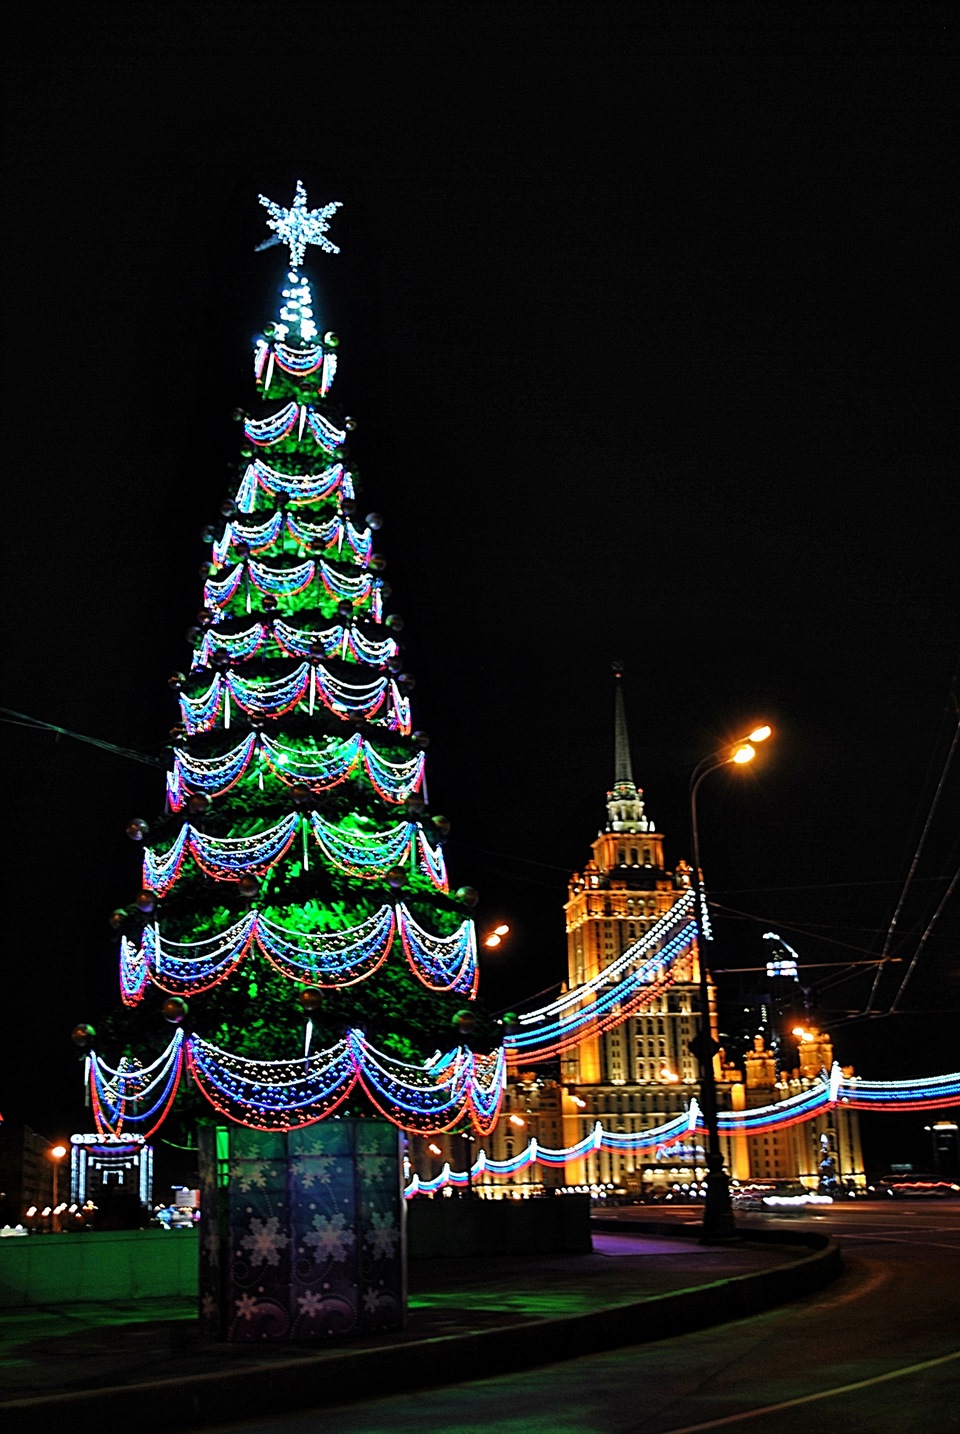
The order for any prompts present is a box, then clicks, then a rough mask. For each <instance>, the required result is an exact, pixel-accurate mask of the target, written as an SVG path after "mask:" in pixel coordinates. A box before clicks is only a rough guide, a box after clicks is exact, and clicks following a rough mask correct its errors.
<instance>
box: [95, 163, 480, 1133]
mask: <svg viewBox="0 0 960 1434" xmlns="http://www.w3.org/2000/svg"><path fill="white" fill-rule="evenodd" d="M261 202H262V203H263V204H264V206H265V207H266V209H267V210H268V214H269V216H270V217H269V219H268V224H269V227H270V228H271V229H272V230H273V231H274V238H273V239H271V240H268V241H267V243H268V244H271V243H282V244H286V245H288V246H289V250H290V267H289V269H288V271H287V274H286V279H285V282H284V283H283V285H282V299H281V303H280V306H279V314H278V317H277V319H276V321H275V322H273V323H269V324H267V325H265V327H264V329H263V333H262V335H261V336H259V337H258V338H257V339H256V341H255V344H254V354H253V358H254V364H253V376H254V384H255V389H256V398H255V400H254V401H253V402H251V404H250V406H249V411H247V410H242V409H238V410H236V412H235V414H234V417H235V418H237V420H238V422H239V424H240V425H241V430H240V431H241V434H242V437H241V439H240V442H241V445H242V446H241V463H240V466H239V470H238V474H239V476H238V479H237V481H236V483H235V485H234V487H233V488H232V490H231V491H230V492H229V493H228V494H227V496H226V497H225V499H224V501H223V503H222V504H221V507H220V514H221V517H220V521H219V522H217V523H215V524H212V525H211V526H209V527H208V528H206V529H205V531H204V534H203V538H204V541H205V542H206V543H207V544H208V545H209V546H208V557H207V561H206V562H204V564H203V566H202V568H201V570H200V577H201V580H202V581H201V587H202V598H201V601H202V606H201V608H200V611H199V612H198V615H197V619H196V625H195V626H194V627H193V628H191V629H190V631H189V632H188V634H187V640H188V642H189V645H190V648H191V658H190V661H189V664H185V667H187V670H186V671H185V672H178V673H174V674H173V676H172V677H171V678H170V681H169V686H170V687H171V689H172V690H173V692H174V693H175V694H176V698H177V701H178V705H179V721H178V723H177V726H176V727H174V728H173V731H172V734H171V735H172V744H171V762H170V770H169V772H168V775H167V789H166V806H165V812H164V815H163V817H162V818H160V819H158V820H157V822H155V823H153V824H148V823H147V822H146V821H144V820H143V819H142V818H134V819H133V820H131V822H130V823H129V825H128V827H127V834H128V835H129V836H130V837H131V839H132V840H134V841H136V842H140V843H142V844H143V847H144V851H143V859H142V876H141V890H140V892H139V894H138V895H136V897H135V898H134V900H133V901H131V903H130V904H129V906H127V907H125V908H121V909H118V910H117V911H116V912H114V914H113V917H112V918H111V921H112V924H113V925H114V927H115V929H117V931H118V933H119V935H120V987H121V996H122V1000H123V1004H124V1006H125V1007H126V1008H128V1010H129V1012H130V1013H131V1019H132V1018H133V1017H134V1016H136V1017H139V1018H142V1022H143V1025H144V1026H145V1027H146V1033H147V1036H148V1038H150V1040H152V1044H153V1046H154V1048H155V1049H156V1048H157V1046H158V1045H160V1044H162V1045H163V1047H164V1048H165V1049H164V1050H163V1051H162V1053H161V1054H159V1055H158V1056H157V1059H156V1060H155V1061H154V1062H153V1063H152V1064H148V1065H145V1066H141V1065H140V1064H139V1063H137V1062H135V1061H132V1060H129V1059H127V1058H124V1059H123V1060H121V1061H120V1063H119V1065H118V1066H116V1067H111V1066H109V1065H107V1064H106V1063H105V1062H104V1061H103V1060H102V1058H101V1057H100V1056H99V1054H98V1053H97V1052H95V1051H94V1050H93V1049H92V1047H93V1036H92V1028H86V1027H84V1028H83V1029H84V1030H87V1029H89V1030H90V1031H91V1036H90V1038H89V1039H87V1040H85V1044H86V1045H87V1046H88V1047H89V1048H90V1049H89V1050H88V1056H87V1062H86V1070H87V1081H88V1090H89V1097H90V1100H91V1104H92V1107H93V1111H94V1115H95V1119H96V1122H97V1126H98V1128H99V1129H100V1130H101V1131H103V1132H113V1133H119V1132H120V1131H121V1130H122V1129H127V1130H137V1131H139V1132H140V1133H141V1134H147V1133H149V1132H150V1131H151V1130H153V1129H155V1128H156V1127H157V1125H158V1124H159V1122H160V1121H161V1120H162V1119H163V1118H164V1117H165V1116H166V1114H167V1113H168V1112H169V1110H170V1109H171V1106H172V1105H173V1103H174V1101H175V1099H176V1096H177V1091H178V1088H179V1089H180V1090H181V1091H184V1089H185V1084H186V1086H189V1087H190V1088H191V1089H192V1090H195V1091H199V1092H200V1093H201V1094H202V1095H203V1096H204V1097H206V1100H207V1101H209V1103H210V1106H211V1107H212V1108H213V1112H215V1113H216V1115H217V1116H218V1117H226V1118H227V1119H228V1120H229V1121H231V1122H233V1123H236V1124H238V1125H243V1126H247V1127H249V1128H252V1129H255V1130H262V1131H293V1130H296V1129H301V1128H303V1127H306V1126H309V1125H311V1124H313V1123H315V1122H317V1121H320V1120H322V1119H323V1118H324V1117H325V1116H328V1115H330V1114H331V1113H332V1112H334V1111H336V1112H338V1113H339V1114H341V1115H343V1114H351V1115H362V1114H366V1115H370V1116H376V1117H379V1118H386V1119H387V1120H388V1121H390V1122H392V1123H393V1124H394V1125H395V1126H397V1127H399V1128H400V1129H402V1130H407V1131H416V1132H422V1133H427V1132H431V1131H443V1130H452V1129H466V1128H468V1127H472V1128H474V1129H475V1130H476V1131H477V1132H478V1133H479V1134H485V1133H487V1132H488V1131H489V1130H490V1129H491V1128H492V1126H493V1124H494V1123H495V1121H496V1118H497V1114H498V1111H499V1105H500V1096H501V1090H502V1086H503V1081H504V1072H505V1058H504V1052H503V1047H502V1042H501V1032H500V1029H499V1027H498V1026H496V1025H495V1024H494V1023H492V1022H490V1021H489V1020H488V1019H486V1018H485V1017H484V1016H483V1015H482V1013H480V1012H479V1009H478V1007H477V1005H476V1004H475V1003H476V996H477V944H476V933H475V930H474V924H473V921H472V919H471V915H470V912H471V909H472V907H473V905H474V904H475V902H476V893H475V892H474V891H473V890H472V888H469V887H462V888H460V889H459V890H458V891H455V892H451V891H450V887H449V881H448V877H447V871H446V864H445V862H444V856H443V851H442V847H441V843H442V840H443V837H444V836H445V835H446V832H447V831H448V829H449V822H448V821H447V819H446V818H445V817H442V816H439V815H438V814H435V813H433V812H432V811H431V809H430V806H429V802H428V796H427V786H426V758H425V748H426V746H427V738H426V735H425V734H424V733H422V732H417V731H414V730H413V721H412V713H411V698H410V696H409V693H410V690H411V689H412V687H413V685H414V683H413V678H412V677H411V676H410V674H409V673H407V672H405V671H404V670H403V658H402V645H401V637H400V634H401V633H402V630H403V620H402V618H401V617H400V615H399V614H397V613H395V612H392V611H388V610H387V609H388V606H389V600H390V596H391V593H390V588H389V587H388V585H387V583H386V582H385V581H384V579H383V577H382V573H383V570H384V567H385V566H386V564H385V560H384V559H383V557H382V555H380V554H379V553H377V552H375V551H374V547H373V544H374V533H375V532H376V531H377V530H378V529H379V528H380V527H381V524H382V519H381V517H380V515H379V513H370V514H369V515H368V516H367V518H366V519H365V520H364V519H362V518H361V517H360V516H359V509H358V501H357V499H358V494H359V493H360V478H359V474H358V472H357V468H356V465H355V463H354V461H353V459H352V456H351V454H350V451H349V448H348V446H347V440H348V437H349V436H350V434H351V433H352V431H353V430H354V428H355V427H356V424H355V421H354V420H353V419H352V418H350V417H348V416H347V415H345V414H344V413H342V412H341V411H340V409H339V408H338V407H337V405H336V403H335V401H334V399H333V398H332V389H333V385H334V378H335V375H336V374H337V370H338V365H339V357H340V355H339V339H338V338H337V336H336V335H335V334H334V333H332V332H329V331H328V332H326V333H324V334H323V335H322V336H321V334H320V328H319V324H318V322H317V318H316V312H317V311H316V306H315V304H314V301H313V296H312V291H311V285H310V282H309V280H308V279H307V277H306V275H305V274H304V273H303V271H302V269H301V264H302V261H303V257H304V253H305V250H306V247H307V245H308V244H318V245H319V246H320V247H321V248H323V249H324V250H326V251H327V252H334V253H335V252H338V251H337V248H336V246H335V245H333V244H332V243H331V242H330V241H329V239H328V238H327V237H326V230H327V228H328V225H327V220H328V219H329V218H330V217H331V216H332V214H333V213H334V211H335V210H336V209H337V208H338V207H339V206H338V205H336V204H331V205H327V206H325V208H323V209H320V210H308V209H307V208H306V195H305V191H304V190H303V187H302V185H300V184H299V182H298V185H297V191H296V198H295V200H294V204H293V206H292V207H291V208H290V209H284V208H282V207H281V206H279V205H276V204H274V203H273V202H272V201H269V200H267V199H265V198H264V197H263V196H261ZM261 247H266V246H261ZM465 1003H466V1004H465ZM167 1023H169V1024H167ZM171 1024H172V1025H173V1026H174V1028H175V1029H174V1033H173V1039H172V1041H171V1039H170V1025H171ZM77 1029H78V1030H80V1029H81V1028H80V1027H78V1028H77ZM468 1032H469V1033H470V1040H469V1042H468V1040H467V1033H468ZM161 1035H162V1041H161V1040H158V1037H159V1036H161ZM148 1043H149V1040H148Z"/></svg>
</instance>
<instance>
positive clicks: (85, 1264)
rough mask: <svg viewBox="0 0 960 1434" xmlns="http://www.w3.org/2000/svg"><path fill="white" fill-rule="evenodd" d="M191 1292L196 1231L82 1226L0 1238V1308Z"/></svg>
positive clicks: (191, 1294)
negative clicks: (73, 1231) (70, 1230)
mask: <svg viewBox="0 0 960 1434" xmlns="http://www.w3.org/2000/svg"><path fill="white" fill-rule="evenodd" d="M176 1295H183V1296H185V1297H186V1298H192V1299H195V1298H196V1295H197V1232H196V1230H195V1229H193V1230H189V1229H183V1230H85V1231H84V1232H83V1234H75V1235H74V1234H70V1235H21V1236H15V1237H9V1238H7V1239H5V1240H0V1308H5V1309H11V1308H20V1307H22V1306H24V1305H67V1304H89V1303H91V1302H93V1301H96V1300H138V1299H155V1298H158V1297H162V1296H176Z"/></svg>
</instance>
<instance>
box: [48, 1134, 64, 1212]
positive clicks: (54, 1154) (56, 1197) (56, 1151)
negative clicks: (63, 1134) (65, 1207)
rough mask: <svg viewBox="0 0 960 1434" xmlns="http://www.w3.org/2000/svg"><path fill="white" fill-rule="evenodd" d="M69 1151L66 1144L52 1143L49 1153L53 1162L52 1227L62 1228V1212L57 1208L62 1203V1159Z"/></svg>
mask: <svg viewBox="0 0 960 1434" xmlns="http://www.w3.org/2000/svg"><path fill="white" fill-rule="evenodd" d="M66 1153H67V1147H66V1146H65V1145H51V1147H50V1151H49V1155H50V1159H51V1161H52V1162H53V1204H52V1206H51V1207H50V1228H51V1230H59V1229H60V1214H59V1211H58V1209H57V1207H58V1205H59V1204H60V1161H61V1160H62V1159H63V1157H64V1156H65V1155H66Z"/></svg>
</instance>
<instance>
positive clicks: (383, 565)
mask: <svg viewBox="0 0 960 1434" xmlns="http://www.w3.org/2000/svg"><path fill="white" fill-rule="evenodd" d="M367 567H368V568H369V569H370V571H371V572H372V573H383V572H386V569H387V560H386V558H385V557H384V556H383V554H382V553H371V554H370V557H369V558H368V559H367Z"/></svg>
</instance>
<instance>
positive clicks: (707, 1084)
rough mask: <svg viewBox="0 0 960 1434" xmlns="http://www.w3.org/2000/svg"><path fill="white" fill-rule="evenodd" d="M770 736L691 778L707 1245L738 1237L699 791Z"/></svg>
mask: <svg viewBox="0 0 960 1434" xmlns="http://www.w3.org/2000/svg"><path fill="white" fill-rule="evenodd" d="M770 735H771V728H770V727H768V726H766V724H764V725H763V726H761V727H754V729H753V731H751V732H748V733H747V735H746V736H745V737H741V738H739V739H738V741H736V742H731V743H730V745H729V746H728V747H725V748H723V750H722V751H720V752H713V753H711V755H710V756H709V757H704V758H703V760H702V761H700V762H698V763H697V765H696V766H695V767H694V769H693V771H692V772H691V774H690V834H691V837H692V839H693V879H694V883H695V887H694V889H695V893H696V896H695V909H694V921H695V922H696V928H697V948H698V951H699V960H698V963H697V964H698V966H699V968H700V984H699V1003H700V1030H699V1031H698V1033H697V1035H696V1036H695V1038H694V1039H693V1040H692V1041H691V1042H690V1049H691V1050H692V1051H693V1054H694V1055H695V1056H696V1058H697V1060H698V1061H699V1063H700V1108H701V1110H702V1111H703V1123H704V1126H705V1127H706V1132H707V1195H706V1199H705V1200H704V1204H703V1234H702V1237H701V1238H702V1239H703V1240H707V1241H714V1240H729V1239H730V1238H731V1237H732V1236H733V1235H734V1234H735V1233H736V1225H735V1223H734V1219H733V1206H732V1205H731V1204H730V1177H729V1176H728V1175H727V1173H726V1171H725V1170H724V1168H723V1153H722V1152H721V1149H720V1130H719V1125H718V1121H717V1080H716V1076H715V1074H714V1070H713V1058H714V1056H715V1055H716V1053H717V1051H718V1050H719V1049H720V1047H719V1046H718V1045H717V1043H716V1041H715V1040H714V1039H713V1037H712V1035H711V1034H710V987H709V983H708V976H709V959H708V956H707V950H708V947H709V943H710V941H711V940H712V932H711V929H710V917H709V914H708V912H707V894H706V891H705V890H704V885H703V871H702V869H701V866H700V832H699V828H698V826H697V792H698V791H699V789H700V783H701V782H702V781H703V779H704V777H708V776H709V775H710V773H711V772H717V771H719V770H720V768H721V767H728V766H736V767H743V766H746V764H747V763H748V762H752V761H753V759H754V757H755V756H756V744H757V743H758V742H765V741H766V740H767V738H768V737H769V736H770Z"/></svg>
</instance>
